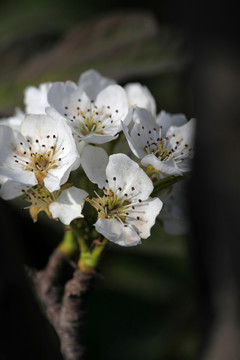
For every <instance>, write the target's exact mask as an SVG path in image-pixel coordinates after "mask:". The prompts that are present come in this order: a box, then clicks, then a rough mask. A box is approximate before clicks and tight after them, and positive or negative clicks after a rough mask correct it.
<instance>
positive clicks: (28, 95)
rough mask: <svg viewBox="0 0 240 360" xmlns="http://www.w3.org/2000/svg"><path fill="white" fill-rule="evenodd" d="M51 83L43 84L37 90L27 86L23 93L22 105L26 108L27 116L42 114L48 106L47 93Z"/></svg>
mask: <svg viewBox="0 0 240 360" xmlns="http://www.w3.org/2000/svg"><path fill="white" fill-rule="evenodd" d="M51 85H52V83H50V82H48V83H43V84H40V86H39V87H38V88H37V87H35V86H29V87H27V88H26V89H25V91H24V103H25V106H26V113H28V114H44V113H45V108H46V107H47V106H49V104H48V99H47V95H48V91H49V89H50V87H51Z"/></svg>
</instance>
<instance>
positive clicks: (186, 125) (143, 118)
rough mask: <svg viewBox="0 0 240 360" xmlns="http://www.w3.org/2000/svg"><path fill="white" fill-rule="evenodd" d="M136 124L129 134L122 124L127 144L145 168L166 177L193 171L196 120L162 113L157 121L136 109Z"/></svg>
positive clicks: (145, 112)
mask: <svg viewBox="0 0 240 360" xmlns="http://www.w3.org/2000/svg"><path fill="white" fill-rule="evenodd" d="M133 111H134V113H135V115H134V116H135V124H134V126H133V128H132V130H131V132H130V134H129V132H128V129H127V127H126V126H125V124H122V126H123V131H124V134H125V136H126V138H127V140H128V144H129V146H130V148H131V150H132V152H133V153H134V155H135V156H137V157H138V158H140V159H141V163H142V165H143V166H146V167H147V166H152V167H153V168H154V169H155V170H156V171H157V172H159V173H160V174H161V176H164V175H182V174H183V173H184V172H186V171H189V170H190V169H191V159H192V154H193V144H194V131H195V119H192V120H190V121H187V119H186V118H185V116H184V115H181V114H178V115H173V116H171V115H169V114H167V113H165V112H162V113H161V114H160V116H158V118H157V121H155V118H154V117H153V116H152V114H151V113H150V112H149V111H147V110H145V109H141V108H138V107H136V108H135V109H134V110H133Z"/></svg>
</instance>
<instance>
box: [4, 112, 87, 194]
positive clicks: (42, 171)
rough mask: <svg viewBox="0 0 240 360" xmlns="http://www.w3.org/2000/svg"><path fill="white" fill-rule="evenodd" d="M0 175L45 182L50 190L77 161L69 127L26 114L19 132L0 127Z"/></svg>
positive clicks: (63, 181) (37, 182)
mask: <svg viewBox="0 0 240 360" xmlns="http://www.w3.org/2000/svg"><path fill="white" fill-rule="evenodd" d="M0 142H1V153H0V175H1V176H4V177H6V178H7V179H9V180H11V181H15V182H18V183H21V184H25V185H29V186H34V185H37V184H39V185H42V184H43V183H44V185H45V186H46V188H47V189H48V190H49V191H51V192H53V191H55V190H58V189H59V188H60V185H62V184H64V183H65V182H66V181H67V180H68V177H69V174H70V171H72V170H75V169H76V168H77V167H78V166H79V164H80V158H79V154H78V151H77V149H76V144H75V142H74V139H73V137H72V133H71V129H70V127H69V126H68V125H67V124H66V123H65V121H64V119H62V121H61V119H58V120H56V119H53V118H51V117H50V116H48V115H27V116H26V117H25V119H24V121H23V122H22V124H21V129H20V131H19V132H18V131H14V130H12V129H11V128H10V127H8V126H4V125H3V126H0Z"/></svg>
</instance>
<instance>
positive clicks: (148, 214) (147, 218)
mask: <svg viewBox="0 0 240 360" xmlns="http://www.w3.org/2000/svg"><path fill="white" fill-rule="evenodd" d="M162 205H163V203H162V201H161V200H160V199H158V198H148V199H147V201H145V202H142V203H141V212H142V214H141V215H140V220H133V221H131V225H133V226H134V227H135V228H136V229H137V232H138V234H139V236H140V237H141V238H142V239H147V238H148V237H149V236H150V229H151V227H152V226H153V225H154V224H155V219H156V217H157V215H158V214H159V212H160V211H161V209H162Z"/></svg>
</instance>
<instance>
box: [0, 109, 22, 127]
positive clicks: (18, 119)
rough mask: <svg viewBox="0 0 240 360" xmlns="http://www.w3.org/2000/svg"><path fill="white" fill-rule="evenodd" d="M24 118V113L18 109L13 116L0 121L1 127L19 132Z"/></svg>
mask: <svg viewBox="0 0 240 360" xmlns="http://www.w3.org/2000/svg"><path fill="white" fill-rule="evenodd" d="M24 117H25V114H24V112H23V111H22V110H21V109H19V108H16V109H15V111H14V114H13V116H9V117H8V118H2V119H0V125H6V126H10V127H11V128H12V129H14V130H19V129H20V126H21V123H22V122H23V120H24Z"/></svg>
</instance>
